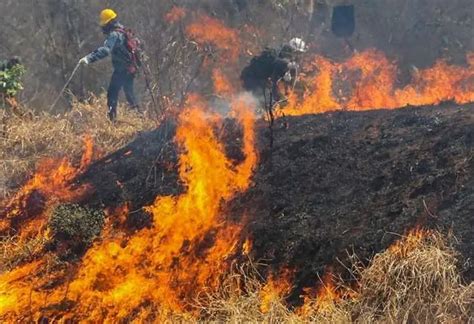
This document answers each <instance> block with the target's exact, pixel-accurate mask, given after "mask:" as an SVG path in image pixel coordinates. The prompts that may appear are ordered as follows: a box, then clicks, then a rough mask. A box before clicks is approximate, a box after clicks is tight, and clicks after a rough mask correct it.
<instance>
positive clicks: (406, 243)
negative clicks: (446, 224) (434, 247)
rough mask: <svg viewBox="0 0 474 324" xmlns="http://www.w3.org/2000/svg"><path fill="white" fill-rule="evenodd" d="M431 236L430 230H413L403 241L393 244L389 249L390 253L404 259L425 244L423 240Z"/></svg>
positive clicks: (417, 228)
mask: <svg viewBox="0 0 474 324" xmlns="http://www.w3.org/2000/svg"><path fill="white" fill-rule="evenodd" d="M429 236H430V231H429V230H425V229H421V228H419V227H416V228H414V229H413V230H411V231H409V232H408V234H407V235H406V236H404V237H403V238H402V239H400V240H398V241H396V242H395V243H393V244H392V245H391V246H390V247H389V248H388V251H389V252H390V253H392V254H393V255H396V256H399V257H400V258H404V257H406V255H407V254H408V253H410V252H411V251H413V250H416V249H417V248H418V247H419V246H420V244H421V243H422V242H423V240H425V239H426V238H427V237H429Z"/></svg>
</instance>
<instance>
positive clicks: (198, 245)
mask: <svg viewBox="0 0 474 324" xmlns="http://www.w3.org/2000/svg"><path fill="white" fill-rule="evenodd" d="M235 110H236V114H237V116H238V119H239V121H240V122H241V124H242V127H243V130H244V145H243V152H244V154H245V157H246V158H245V160H244V161H243V162H242V163H241V164H240V165H237V166H234V163H232V161H231V160H230V159H229V158H227V157H226V155H225V149H224V146H223V144H221V143H220V142H219V141H218V139H217V137H216V135H215V134H214V131H213V126H215V125H213V124H214V123H217V122H219V121H220V118H219V117H217V116H215V115H206V114H205V113H204V112H203V111H202V110H201V109H199V108H189V109H186V110H185V111H184V112H183V113H181V115H180V117H179V127H178V130H177V134H176V141H177V142H178V144H179V145H180V146H181V147H182V148H183V150H184V153H183V154H182V155H181V157H180V167H179V172H180V176H181V180H182V182H183V183H184V186H185V187H186V193H185V194H182V195H181V196H178V197H158V198H157V199H156V201H155V202H154V204H153V205H151V206H149V207H147V208H146V210H147V211H148V212H149V213H150V214H151V215H152V216H153V220H154V226H153V227H152V228H149V229H144V230H142V231H140V232H138V233H137V234H136V235H135V236H133V237H131V238H130V239H129V240H128V241H124V240H123V239H120V240H119V239H112V238H110V237H109V238H107V237H105V238H104V240H103V241H102V242H101V243H99V244H96V245H95V246H94V247H92V248H91V249H90V250H89V251H88V252H87V254H86V255H85V257H84V258H83V261H82V263H81V264H80V265H79V269H78V271H77V274H73V276H74V279H73V280H72V281H71V282H69V283H67V284H62V285H59V286H58V287H56V288H53V289H50V290H48V289H44V288H41V287H43V286H44V285H45V283H46V282H47V279H46V278H45V277H46V276H42V275H41V269H40V267H39V265H38V264H35V265H26V266H24V267H20V268H17V269H15V270H14V271H12V272H9V273H5V274H3V275H0V319H3V320H18V319H20V318H22V317H21V316H22V315H23V316H27V315H25V314H33V316H32V317H34V319H35V320H37V319H39V318H40V317H41V316H46V315H45V309H46V308H47V307H44V306H45V304H46V305H62V304H63V303H64V302H65V301H68V300H69V301H74V302H73V303H72V306H71V307H70V309H67V310H65V311H64V310H63V311H58V310H56V311H54V312H53V313H54V315H55V318H62V319H66V318H74V319H75V320H89V321H95V322H102V321H108V322H111V321H119V320H125V319H127V320H134V319H141V320H150V318H147V317H148V316H155V319H156V316H157V315H156V314H159V313H160V314H162V313H163V312H165V311H166V310H172V311H177V312H180V311H184V310H185V309H186V306H187V303H188V302H191V301H193V299H194V298H196V297H197V294H198V293H200V292H202V291H203V290H206V289H214V288H216V287H217V286H218V284H219V279H220V276H221V274H222V273H223V271H224V270H225V269H226V267H227V263H226V261H227V259H228V258H229V257H230V256H231V255H232V254H234V253H236V252H237V251H236V249H237V246H238V242H239V235H240V230H241V227H240V226H239V225H235V224H232V223H230V224H229V223H227V222H225V219H224V218H223V217H221V213H222V203H223V202H226V201H229V200H230V199H232V197H233V196H234V195H235V194H236V193H238V192H240V191H242V190H245V189H246V188H247V187H248V186H249V185H250V177H251V173H252V170H253V168H254V166H255V163H256V161H257V155H256V151H255V145H254V144H255V143H254V142H255V135H254V129H253V126H254V122H253V120H254V119H253V115H252V113H251V112H250V111H249V110H244V107H243V104H242V103H236V104H235ZM111 212H114V211H111ZM118 212H119V213H120V212H121V211H120V210H119V211H118ZM29 271H32V272H34V273H36V275H37V276H38V277H37V278H36V277H33V278H32V276H30V277H29V278H28V280H22V281H18V280H17V278H19V277H20V276H21V275H22V274H23V273H27V272H29ZM51 307H53V306H51ZM53 308H54V307H53ZM150 309H151V310H153V311H150ZM152 314H154V315H152Z"/></svg>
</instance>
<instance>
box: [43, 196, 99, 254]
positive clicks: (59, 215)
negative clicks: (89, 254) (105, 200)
mask: <svg viewBox="0 0 474 324" xmlns="http://www.w3.org/2000/svg"><path fill="white" fill-rule="evenodd" d="M104 218H105V214H104V212H103V211H100V210H95V209H91V208H87V207H81V206H79V205H76V204H64V205H59V206H58V207H56V208H55V209H54V210H53V212H52V213H51V217H50V220H49V228H50V229H51V231H52V234H53V240H54V242H55V243H56V244H58V243H63V244H64V243H66V244H67V246H68V247H69V248H71V249H73V250H76V252H77V250H78V249H79V250H82V249H84V248H86V247H87V246H89V245H90V244H91V243H92V241H93V240H94V238H96V237H97V236H98V235H99V234H100V232H101V230H102V228H103V226H104Z"/></svg>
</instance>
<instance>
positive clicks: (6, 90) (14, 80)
mask: <svg viewBox="0 0 474 324" xmlns="http://www.w3.org/2000/svg"><path fill="white" fill-rule="evenodd" d="M25 72H26V69H25V67H24V66H23V65H21V64H15V65H14V66H12V67H11V68H9V69H5V70H0V94H1V95H2V97H15V96H16V95H17V94H18V91H20V90H23V83H22V77H23V75H24V74H25Z"/></svg>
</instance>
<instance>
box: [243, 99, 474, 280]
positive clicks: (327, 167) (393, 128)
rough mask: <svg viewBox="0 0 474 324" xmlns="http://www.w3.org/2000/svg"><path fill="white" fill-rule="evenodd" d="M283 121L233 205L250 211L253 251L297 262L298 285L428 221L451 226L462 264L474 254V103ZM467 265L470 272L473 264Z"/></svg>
mask: <svg viewBox="0 0 474 324" xmlns="http://www.w3.org/2000/svg"><path fill="white" fill-rule="evenodd" d="M286 121H287V122H288V123H289V129H284V128H281V129H278V130H276V132H275V146H274V149H273V152H272V154H271V155H270V154H269V152H266V154H265V156H266V160H265V161H264V162H263V163H262V164H261V166H260V169H259V170H258V172H257V174H256V176H255V178H254V183H255V186H254V187H253V188H252V189H251V190H250V191H249V192H247V193H246V195H245V196H244V197H241V198H240V199H239V200H238V203H237V209H241V208H242V206H244V209H246V211H245V213H246V214H247V215H252V216H253V221H252V223H251V224H250V225H249V231H250V233H251V235H252V237H253V240H254V246H253V247H254V253H255V256H256V257H257V258H261V259H264V260H266V262H269V263H270V264H273V265H274V266H275V267H276V268H277V269H280V268H281V267H287V266H289V267H290V268H292V269H296V271H297V274H296V278H297V282H296V284H297V285H300V286H308V285H311V282H314V281H315V280H317V277H316V275H317V274H318V275H320V276H321V275H323V273H324V271H325V268H326V267H327V266H328V265H330V266H335V267H336V268H338V270H337V271H336V272H340V271H341V272H344V268H343V267H341V264H340V263H339V261H337V259H339V260H342V262H344V263H345V264H347V265H349V264H350V263H349V262H345V261H348V255H347V252H349V253H350V252H355V253H356V254H357V255H358V256H359V257H360V258H361V259H362V260H363V261H364V260H367V259H368V258H370V257H371V256H373V255H374V254H375V253H377V252H380V251H383V250H384V249H385V248H387V247H388V246H389V245H390V244H391V243H392V242H393V241H394V240H395V239H397V238H399V236H400V235H403V234H406V233H407V231H409V230H410V229H413V228H414V227H415V226H426V227H436V228H442V229H443V230H449V229H451V228H452V229H453V231H454V235H455V236H456V237H457V238H458V239H459V247H458V248H459V250H460V251H461V252H462V254H463V255H464V257H465V259H464V261H466V260H467V261H469V260H472V259H473V257H474V245H473V239H472V238H473V237H474V227H473V225H474V224H473V222H474V160H473V157H474V107H473V106H472V105H471V106H465V107H456V106H453V105H451V104H446V105H443V106H440V107H422V108H407V109H400V110H378V111H369V112H336V113H328V114H323V115H313V116H301V117H292V118H287V119H286ZM262 138H264V136H262ZM266 142H268V141H267V140H266V139H263V142H262V145H263V146H262V147H265V144H263V143H266ZM264 150H265V149H264ZM235 207H236V206H234V208H235ZM464 269H465V270H466V273H465V275H466V277H467V279H468V280H470V279H472V278H473V275H474V271H473V270H474V269H473V267H472V264H470V263H469V262H465V263H464Z"/></svg>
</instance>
